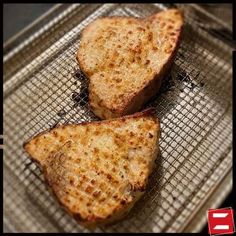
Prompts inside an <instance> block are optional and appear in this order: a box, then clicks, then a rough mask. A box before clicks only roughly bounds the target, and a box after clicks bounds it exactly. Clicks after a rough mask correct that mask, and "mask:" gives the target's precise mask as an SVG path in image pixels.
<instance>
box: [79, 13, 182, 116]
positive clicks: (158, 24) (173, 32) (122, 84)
mask: <svg viewBox="0 0 236 236" xmlns="http://www.w3.org/2000/svg"><path fill="white" fill-rule="evenodd" d="M182 27H183V16H182V13H181V12H180V11H179V10H178V9H169V10H165V11H162V12H160V13H157V14H155V15H152V16H150V17H147V18H144V19H139V18H133V17H105V18H100V19H97V20H95V21H94V22H92V23H90V24H89V25H88V26H87V27H86V28H85V29H84V31H83V33H82V37H81V43H80V47H79V50H78V52H77V60H78V62H79V64H80V67H81V70H82V71H83V72H84V73H85V74H86V75H87V77H88V78H89V103H90V106H91V108H92V110H93V112H94V113H95V114H96V115H97V116H99V117H100V118H102V119H108V118H114V117H120V116H123V115H127V114H132V113H133V112H136V111H138V110H140V109H141V108H142V106H143V105H144V104H145V103H146V102H147V101H148V100H149V99H150V98H152V97H153V96H154V95H155V94H156V93H157V92H158V90H159V88H160V86H161V82H162V78H163V76H164V75H165V74H166V73H167V72H168V70H169V68H170V66H171V64H172V62H173V60H174V57H175V54H176V52H177V49H178V46H179V43H180V38H181V33H182Z"/></svg>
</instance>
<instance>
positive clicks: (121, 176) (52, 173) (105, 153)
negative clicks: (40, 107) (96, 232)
mask: <svg viewBox="0 0 236 236" xmlns="http://www.w3.org/2000/svg"><path fill="white" fill-rule="evenodd" d="M159 136H160V125H159V121H158V119H157V118H156V116H155V115H154V113H153V110H150V109H149V110H146V111H144V112H140V113H136V114H134V115H130V116H125V117H123V118H116V119H113V120H106V121H98V122H91V123H84V124H70V125H62V126H58V127H56V128H53V129H51V130H49V131H45V132H42V133H40V134H38V135H36V136H35V137H34V138H32V139H31V140H29V141H28V142H26V143H25V144H24V148H25V150H26V152H27V153H28V154H29V155H30V156H31V158H32V159H33V160H34V161H36V162H37V163H39V166H40V167H41V168H42V170H43V173H44V177H45V180H46V182H47V183H48V185H49V186H50V187H51V189H52V192H53V193H54V195H55V196H56V198H57V199H58V200H59V202H60V203H61V205H62V206H63V207H64V208H65V209H66V210H67V211H68V212H69V213H70V214H71V215H72V216H74V217H75V219H76V220H78V221H79V222H80V223H82V224H84V225H86V226H90V227H91V226H95V225H97V224H106V223H111V222H113V221H116V220H118V219H120V218H121V217H123V216H124V215H126V213H127V212H128V211H129V210H130V208H131V207H132V206H133V204H134V203H135V202H136V201H137V200H138V199H139V197H140V196H141V195H142V193H143V192H144V190H145V187H146V184H147V180H148V177H149V175H150V173H151V171H152V168H153V165H154V160H155V158H156V156H157V153H158V150H159V148H158V147H159V146H158V141H159Z"/></svg>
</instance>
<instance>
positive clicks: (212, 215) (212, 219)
mask: <svg viewBox="0 0 236 236" xmlns="http://www.w3.org/2000/svg"><path fill="white" fill-rule="evenodd" d="M207 216H208V231H209V234H210V235H220V234H233V233H234V232H235V226H234V215H233V209H232V208H231V207H227V208H221V209H209V210H208V214H207Z"/></svg>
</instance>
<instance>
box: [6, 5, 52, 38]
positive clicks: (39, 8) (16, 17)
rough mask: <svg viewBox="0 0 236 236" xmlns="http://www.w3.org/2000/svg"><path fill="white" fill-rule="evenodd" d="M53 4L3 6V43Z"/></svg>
mask: <svg viewBox="0 0 236 236" xmlns="http://www.w3.org/2000/svg"><path fill="white" fill-rule="evenodd" d="M53 5H55V4H41V3H40V4H39V3H37V4H4V5H3V41H4V42H6V41H7V40H8V39H9V38H10V37H12V36H13V35H14V34H16V33H17V32H19V31H20V30H22V29H23V28H24V27H25V26H27V25H29V24H30V23H31V22H33V21H34V20H35V19H36V18H38V17H39V16H40V15H42V14H43V13H45V12H46V11H47V10H48V9H49V8H51V7H52V6H53Z"/></svg>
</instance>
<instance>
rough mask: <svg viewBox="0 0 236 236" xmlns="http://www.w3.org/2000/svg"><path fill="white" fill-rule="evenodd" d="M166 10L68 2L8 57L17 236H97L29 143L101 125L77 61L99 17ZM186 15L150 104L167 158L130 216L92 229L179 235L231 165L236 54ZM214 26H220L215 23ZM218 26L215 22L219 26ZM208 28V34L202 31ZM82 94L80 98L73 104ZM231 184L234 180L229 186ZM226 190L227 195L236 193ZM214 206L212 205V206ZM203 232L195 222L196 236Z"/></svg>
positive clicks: (10, 207)
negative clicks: (87, 124) (90, 235)
mask: <svg viewBox="0 0 236 236" xmlns="http://www.w3.org/2000/svg"><path fill="white" fill-rule="evenodd" d="M166 7H167V6H166V5H163V4H104V5H100V4H89V5H78V4H73V5H68V7H67V8H66V9H65V10H63V12H61V13H60V14H58V15H57V16H55V18H54V19H53V20H52V21H50V22H49V23H48V24H46V25H44V26H43V27H42V28H41V30H39V31H37V32H36V33H35V34H33V35H32V36H31V37H30V38H28V39H27V40H26V41H24V42H23V43H22V44H21V45H19V46H18V47H17V48H15V49H14V50H12V51H11V52H9V53H8V54H7V55H5V57H4V225H5V227H6V230H5V231H10V232H90V231H91V230H88V229H86V228H84V227H82V226H80V225H78V223H76V222H75V220H74V219H72V218H71V217H70V216H69V215H68V214H67V213H65V212H64V210H62V209H61V208H60V207H59V205H58V204H57V202H56V201H55V200H54V199H53V197H52V196H51V194H50V193H49V191H48V190H47V188H46V186H45V183H44V181H43V176H42V173H41V172H40V170H39V169H38V167H37V166H36V165H35V164H34V163H32V162H31V161H30V160H29V158H28V157H27V156H26V154H25V153H24V151H23V148H22V143H23V142H24V141H25V140H26V139H28V138H29V137H31V136H33V135H35V134H36V133H38V132H40V131H42V130H45V129H47V128H50V127H53V126H54V125H56V124H58V123H60V124H63V123H80V122H83V121H92V120H97V119H98V118H97V117H96V116H95V115H94V114H93V113H92V112H91V110H90V109H89V106H88V103H87V79H86V77H85V76H84V75H83V74H82V73H81V72H80V70H79V65H78V64H77V62H76V59H75V54H76V51H77V50H78V47H79V43H80V33H81V30H83V29H84V27H85V26H86V25H87V24H88V23H90V22H92V21H93V20H94V19H96V18H97V17H101V16H107V15H108V16H110V15H129V16H137V17H145V16H147V15H150V14H152V13H154V12H158V11H159V10H161V9H164V8H166ZM178 7H180V8H181V9H183V11H184V14H185V26H184V35H183V39H182V43H181V46H180V49H179V51H178V54H177V56H176V59H175V62H174V64H173V66H172V69H171V72H170V74H169V75H168V76H166V78H165V79H164V81H163V85H162V87H161V90H160V92H159V93H158V95H157V96H156V97H155V99H153V100H152V101H150V102H149V103H148V104H147V106H153V107H155V108H156V111H157V115H158V117H159V119H160V120H161V129H162V132H161V140H160V149H161V155H160V157H159V158H158V160H157V164H158V165H157V167H156V169H155V170H154V172H153V174H152V175H151V178H150V181H149V186H148V190H147V192H146V194H145V195H144V197H143V198H142V199H141V200H140V201H139V202H137V204H136V205H135V207H134V209H132V211H131V212H130V214H129V215H128V216H127V218H126V219H125V220H123V221H121V222H119V223H116V224H114V225H111V226H106V227H100V228H96V229H94V230H93V231H94V232H180V231H184V228H185V226H186V225H187V224H191V222H189V219H191V218H193V217H195V216H196V217H200V219H201V220H202V221H201V225H200V226H198V227H202V226H203V224H204V222H205V220H206V219H205V218H206V215H202V214H201V215H199V214H198V210H199V209H198V208H199V206H200V205H201V206H202V205H204V203H206V202H207V200H208V197H209V196H208V195H209V193H212V194H213V192H214V190H215V189H217V188H219V186H220V183H221V182H222V181H223V180H224V178H225V176H226V175H227V174H228V173H230V171H231V168H232V90H231V83H232V58H231V57H232V56H231V52H232V47H231V46H230V45H229V44H227V43H226V42H224V41H222V40H221V39H219V38H217V37H216V36H215V35H212V34H211V33H210V32H209V27H208V28H204V27H202V25H204V24H202V23H204V22H201V19H199V18H198V16H197V15H196V12H197V11H196V10H195V11H193V9H192V8H191V7H186V6H185V5H178ZM204 20H208V21H207V23H208V26H209V24H210V23H211V21H212V19H210V18H209V19H208V18H207V16H206V17H205V18H204ZM213 23H214V22H213ZM199 25H201V27H199ZM75 97H76V99H75ZM227 185H229V183H227ZM227 189H228V190H226V188H223V190H222V191H223V196H221V201H222V200H223V199H224V197H225V196H226V194H227V192H228V191H229V189H230V188H227ZM210 204H213V203H210ZM196 229H197V226H196V225H192V228H191V231H194V230H196Z"/></svg>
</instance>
